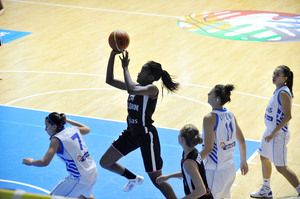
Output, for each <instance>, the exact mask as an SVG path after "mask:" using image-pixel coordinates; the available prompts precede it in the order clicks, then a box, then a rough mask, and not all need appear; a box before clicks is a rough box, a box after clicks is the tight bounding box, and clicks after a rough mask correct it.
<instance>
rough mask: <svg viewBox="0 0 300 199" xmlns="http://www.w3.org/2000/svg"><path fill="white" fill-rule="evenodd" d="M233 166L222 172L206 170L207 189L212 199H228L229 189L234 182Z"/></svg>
mask: <svg viewBox="0 0 300 199" xmlns="http://www.w3.org/2000/svg"><path fill="white" fill-rule="evenodd" d="M235 176H236V174H235V166H234V164H233V166H232V167H230V168H228V169H222V170H210V169H206V179H207V184H208V187H209V189H210V191H211V193H212V195H213V197H214V199H220V198H230V188H231V186H232V184H233V182H234V180H235Z"/></svg>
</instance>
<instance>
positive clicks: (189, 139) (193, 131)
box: [180, 124, 203, 147]
mask: <svg viewBox="0 0 300 199" xmlns="http://www.w3.org/2000/svg"><path fill="white" fill-rule="evenodd" d="M180 132H181V136H182V137H183V138H184V139H185V142H186V144H187V145H188V146H190V147H194V146H196V145H197V144H201V143H202V142H203V139H202V138H201V137H200V134H199V130H198V129H197V127H196V126H194V125H192V124H186V125H184V126H183V127H182V128H181V129H180Z"/></svg>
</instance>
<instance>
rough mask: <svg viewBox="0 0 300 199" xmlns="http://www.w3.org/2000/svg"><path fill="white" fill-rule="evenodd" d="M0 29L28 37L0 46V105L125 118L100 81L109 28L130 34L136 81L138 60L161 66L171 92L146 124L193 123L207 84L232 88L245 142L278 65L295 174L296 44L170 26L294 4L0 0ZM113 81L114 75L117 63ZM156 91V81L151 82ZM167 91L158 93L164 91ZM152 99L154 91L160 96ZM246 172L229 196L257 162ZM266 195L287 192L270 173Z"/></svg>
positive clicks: (245, 189) (299, 115) (256, 172)
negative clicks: (285, 79) (171, 80)
mask: <svg viewBox="0 0 300 199" xmlns="http://www.w3.org/2000/svg"><path fill="white" fill-rule="evenodd" d="M2 2H3V4H4V6H5V8H6V13H5V14H4V15H3V16H0V29H8V30H18V31H26V32H32V34H30V35H28V36H25V37H22V38H20V39H17V40H15V41H13V42H9V43H7V44H4V45H3V46H1V47H0V75H1V76H2V77H3V80H1V81H0V91H1V95H0V104H1V105H9V106H17V107H24V108H32V109H38V110H47V111H59V112H66V113H70V114H76V115H83V116H90V117H97V118H105V119H112V120H118V121H125V118H126V98H127V94H126V92H122V91H119V90H116V89H113V88H111V87H109V86H108V85H106V84H105V73H106V65H107V61H108V57H109V53H110V47H109V45H108V42H107V40H108V36H109V34H110V33H111V32H112V31H113V30H115V29H123V30H125V31H127V32H128V34H129V35H130V38H131V41H130V45H129V47H128V51H129V55H130V58H131V61H130V66H129V67H130V72H131V74H132V76H133V77H136V75H137V73H138V72H139V70H140V67H141V66H142V65H143V64H144V63H145V62H146V61H148V60H155V61H158V62H160V63H162V66H163V68H164V69H165V70H167V71H168V72H169V73H170V74H173V75H175V76H176V77H177V79H176V80H177V81H178V82H180V83H181V84H182V85H181V89H180V90H179V92H178V93H176V94H174V95H164V97H163V99H162V100H159V101H158V106H157V110H156V113H155V114H154V120H155V125H157V126H161V127H168V128H174V129H179V128H181V127H182V126H183V125H184V124H186V123H193V124H195V125H197V126H198V127H199V128H201V126H202V118H203V116H204V115H205V114H206V113H208V112H209V111H210V107H209V106H207V104H206V102H207V93H208V92H209V90H210V88H211V87H212V86H214V85H215V84H218V83H222V84H226V83H232V84H234V85H236V92H235V93H234V94H233V96H232V102H231V103H230V104H228V105H227V107H228V108H229V109H231V110H232V111H233V112H234V113H235V115H236V117H237V119H238V121H239V124H240V126H241V128H242V130H243V132H244V134H245V137H246V138H247V139H252V140H260V139H261V136H262V134H263V132H264V128H265V127H264V121H263V120H264V119H263V117H264V111H265V107H266V106H267V103H268V99H269V97H270V96H271V95H272V92H273V91H274V89H275V87H274V85H273V84H272V81H271V76H272V73H273V70H274V68H275V67H276V66H278V65H281V64H285V65H288V66H290V68H291V69H292V70H293V72H294V77H295V78H294V95H295V97H294V99H293V103H294V105H293V109H292V114H293V119H292V121H291V122H290V128H291V140H290V143H289V144H288V147H289V152H288V164H289V166H290V167H291V169H292V170H294V171H295V172H296V174H297V175H298V176H299V177H300V161H299V154H300V147H299V145H298V143H299V141H300V134H299V124H300V78H299V77H300V43H299V42H285V43H270V42H243V41H233V40H225V39H219V38H213V37H207V36H202V35H199V34H194V33H191V32H188V31H185V30H182V29H181V28H179V27H178V26H177V24H176V21H177V19H178V18H179V17H183V16H186V15H189V14H191V13H202V12H205V11H217V10H260V11H276V12H287V13H294V14H300V1H299V0H275V1H271V0H264V1H261V0H248V1H243V0H223V1H219V0H210V1H195V0H186V1H179V0H173V1H161V0H154V1H146V0H140V1H136V0H127V1H120V0H114V1H99V0H85V1H82V0H75V1H70V0H51V1H50V0H26V1H16V0H2ZM116 64H117V65H116V75H117V76H120V78H122V70H121V65H120V61H119V60H116ZM157 85H158V86H159V87H160V83H157ZM165 94H167V93H165ZM160 98H161V95H160ZM249 165H250V172H249V174H248V175H247V176H240V175H239V176H238V177H237V179H236V181H235V186H233V187H232V198H234V199H241V198H249V193H251V192H252V191H256V190H257V189H258V187H259V184H261V183H262V179H261V171H260V161H259V157H258V156H255V157H254V158H253V159H252V160H251V162H250V163H249ZM271 185H272V188H273V192H274V197H275V198H282V197H288V196H292V195H295V194H296V191H295V190H294V189H293V188H292V187H291V186H290V185H289V184H288V182H287V181H286V180H285V179H283V177H282V176H281V175H280V174H279V173H278V172H277V171H276V170H275V168H274V169H273V175H272V181H271Z"/></svg>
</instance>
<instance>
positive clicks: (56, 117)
mask: <svg viewBox="0 0 300 199" xmlns="http://www.w3.org/2000/svg"><path fill="white" fill-rule="evenodd" d="M46 120H48V121H49V122H50V123H51V124H52V125H54V124H56V125H57V129H56V132H60V131H61V130H62V129H63V128H64V125H65V124H66V122H67V118H66V115H65V114H64V113H57V112H52V113H50V114H49V115H48V116H47V117H46Z"/></svg>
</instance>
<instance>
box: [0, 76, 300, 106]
mask: <svg viewBox="0 0 300 199" xmlns="http://www.w3.org/2000/svg"><path fill="white" fill-rule="evenodd" d="M0 72H3V73H5V72H6V73H44V74H61V75H84V76H97V77H105V75H98V74H90V73H72V72H53V71H18V70H1V71H0ZM116 77H118V78H122V77H123V76H116ZM181 85H186V86H193V87H199V88H206V89H212V87H209V86H203V85H197V84H190V83H181ZM232 92H233V93H237V94H240V95H246V96H250V97H256V98H260V99H264V100H269V99H270V98H269V97H264V96H259V95H255V94H250V93H244V92H239V91H232ZM36 95H38V94H36ZM173 96H176V97H181V98H185V99H188V100H190V101H195V102H197V103H200V104H203V105H205V106H207V105H208V104H206V103H203V102H201V101H198V100H195V99H193V98H188V97H184V96H179V95H174V94H173ZM9 104H11V103H10V102H8V103H6V105H9ZM292 105H293V106H296V107H300V104H295V103H293V104H292ZM208 106H209V105H208Z"/></svg>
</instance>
